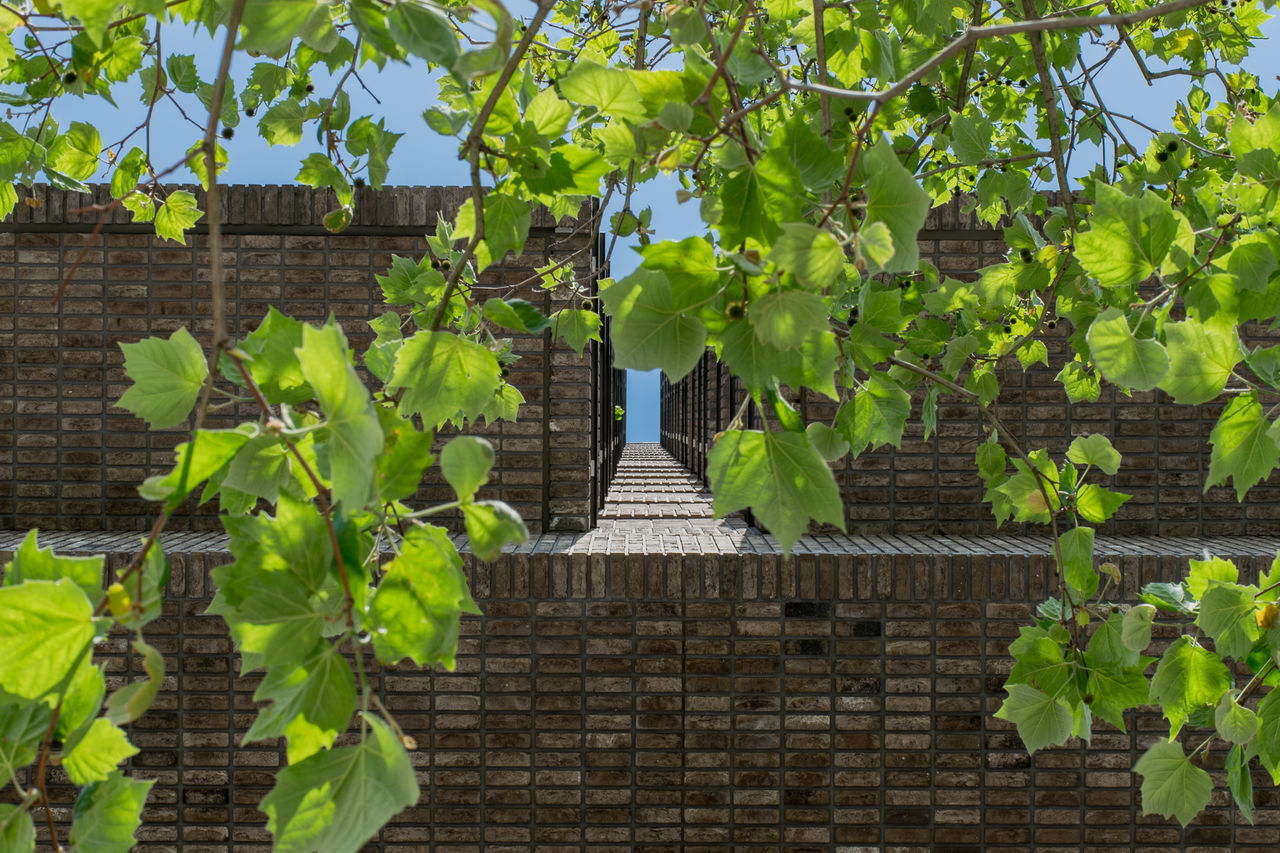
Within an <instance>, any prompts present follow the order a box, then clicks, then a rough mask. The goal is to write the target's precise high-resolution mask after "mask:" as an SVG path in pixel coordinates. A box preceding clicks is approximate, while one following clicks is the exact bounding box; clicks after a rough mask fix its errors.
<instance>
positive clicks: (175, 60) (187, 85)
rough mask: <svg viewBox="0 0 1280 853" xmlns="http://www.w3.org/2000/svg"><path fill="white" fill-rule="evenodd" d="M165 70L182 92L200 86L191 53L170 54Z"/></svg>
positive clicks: (188, 91)
mask: <svg viewBox="0 0 1280 853" xmlns="http://www.w3.org/2000/svg"><path fill="white" fill-rule="evenodd" d="M164 68H165V70H166V71H168V72H169V80H170V82H172V83H173V85H175V86H177V87H178V91H180V92H186V93H187V94H188V95H190V94H192V93H193V92H195V90H196V88H197V87H198V86H199V85H200V75H199V73H197V71H196V58H195V56H194V55H192V54H190V53H171V54H169V55H168V56H166V57H165V59H164ZM197 147H199V146H198V144H197ZM188 153H190V152H188ZM135 183H136V181H135ZM130 189H132V187H130Z"/></svg>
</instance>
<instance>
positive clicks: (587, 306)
mask: <svg viewBox="0 0 1280 853" xmlns="http://www.w3.org/2000/svg"><path fill="white" fill-rule="evenodd" d="M594 307H595V306H594V305H592V304H591V300H590V299H584V300H582V310H583V311H590V310H591V309H592V308H594Z"/></svg>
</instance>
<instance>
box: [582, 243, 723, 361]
mask: <svg viewBox="0 0 1280 853" xmlns="http://www.w3.org/2000/svg"><path fill="white" fill-rule="evenodd" d="M676 298H677V297H676V295H675V291H674V289H673V288H672V286H671V282H670V280H669V279H668V278H667V275H666V274H665V273H661V272H656V271H653V270H646V269H638V270H636V271H635V272H633V273H632V274H631V275H629V276H627V277H626V278H624V279H621V280H620V281H617V282H615V283H614V284H612V285H610V286H609V287H608V288H607V289H606V290H604V291H603V292H602V293H601V299H602V300H603V301H604V305H605V308H606V309H607V310H608V312H609V313H610V314H611V315H612V316H613V320H614V325H613V331H612V339H613V347H614V365H615V366H616V367H630V368H635V369H636V370H652V369H654V368H662V370H663V371H664V372H665V373H666V374H667V378H668V379H670V380H671V381H672V382H675V381H677V380H679V379H680V378H682V377H683V376H684V375H685V374H686V373H688V372H689V371H690V370H692V369H693V367H694V365H695V364H697V363H698V359H699V358H701V357H702V353H703V351H704V349H705V346H706V340H707V330H706V328H705V327H704V326H703V325H702V323H701V322H699V321H698V320H697V319H696V318H694V317H690V316H687V315H686V314H685V313H684V309H683V308H680V307H677V303H676Z"/></svg>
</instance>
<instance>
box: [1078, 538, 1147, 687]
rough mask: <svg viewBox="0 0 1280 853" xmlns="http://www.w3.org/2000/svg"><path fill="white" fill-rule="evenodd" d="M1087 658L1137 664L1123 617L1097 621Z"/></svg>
mask: <svg viewBox="0 0 1280 853" xmlns="http://www.w3.org/2000/svg"><path fill="white" fill-rule="evenodd" d="M1076 529H1077V530H1079V529H1080V528H1076ZM1089 660H1090V661H1091V662H1092V664H1093V665H1094V666H1104V667H1119V668H1121V669H1128V668H1130V667H1134V666H1137V665H1138V662H1139V661H1138V653H1137V652H1136V651H1134V650H1133V649H1130V648H1129V647H1128V646H1126V645H1125V644H1124V617H1122V616H1121V615H1120V614H1119V613H1110V614H1108V615H1107V618H1106V619H1104V620H1102V621H1101V622H1099V623H1098V627H1097V629H1096V630H1095V631H1094V632H1093V636H1091V637H1090V638H1089ZM1144 698H1145V697H1144Z"/></svg>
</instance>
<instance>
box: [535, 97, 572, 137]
mask: <svg viewBox="0 0 1280 853" xmlns="http://www.w3.org/2000/svg"><path fill="white" fill-rule="evenodd" d="M524 120H525V121H527V122H529V123H530V124H532V125H533V129H534V130H535V131H537V132H538V134H539V135H540V136H546V137H549V138H552V139H554V138H556V137H558V136H560V135H562V134H563V133H564V132H565V131H566V130H568V129H569V122H570V121H572V120H573V107H572V106H570V105H569V103H568V102H567V101H565V100H564V99H563V98H561V97H559V96H558V95H557V94H556V92H555V90H554V89H543V90H542V91H541V92H539V93H538V94H536V95H534V96H533V100H531V101H529V105H528V106H527V107H525V110H524Z"/></svg>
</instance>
